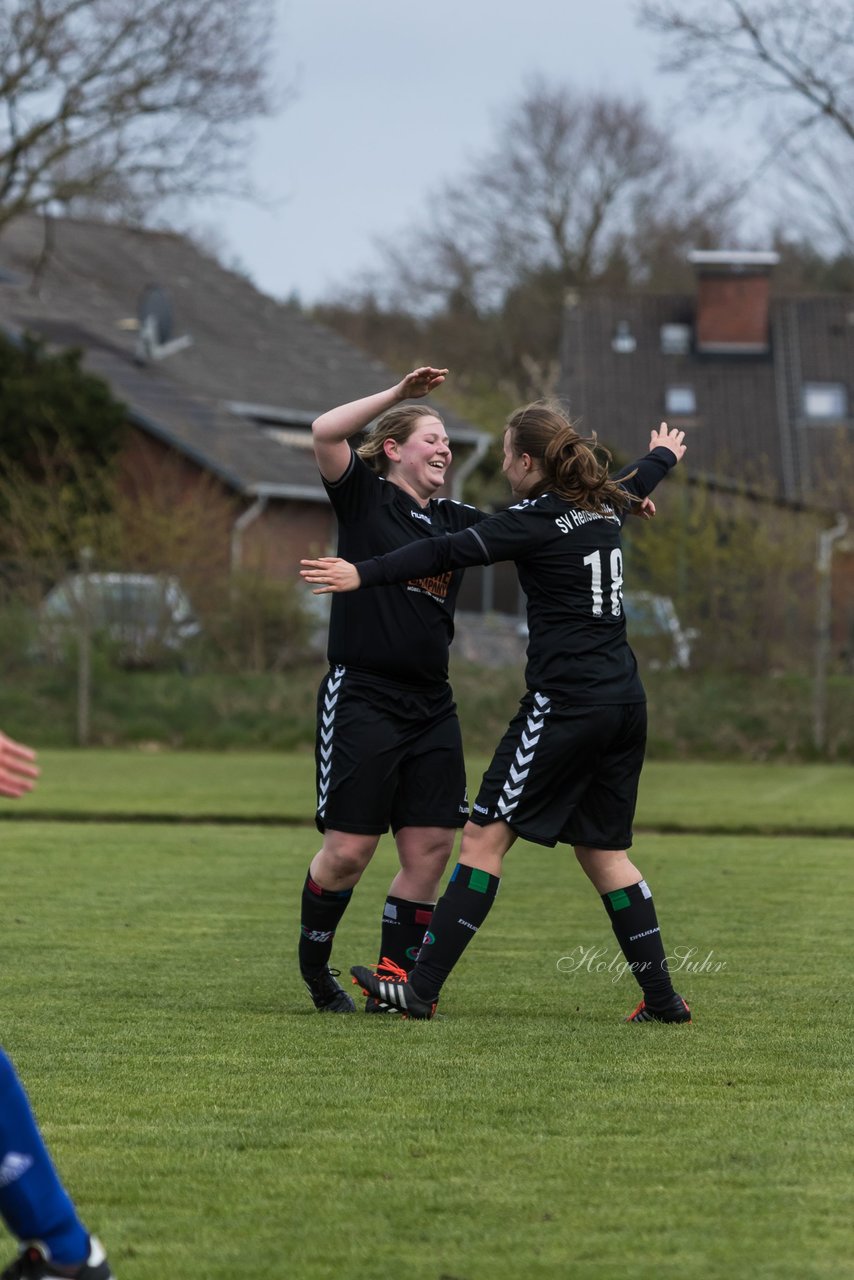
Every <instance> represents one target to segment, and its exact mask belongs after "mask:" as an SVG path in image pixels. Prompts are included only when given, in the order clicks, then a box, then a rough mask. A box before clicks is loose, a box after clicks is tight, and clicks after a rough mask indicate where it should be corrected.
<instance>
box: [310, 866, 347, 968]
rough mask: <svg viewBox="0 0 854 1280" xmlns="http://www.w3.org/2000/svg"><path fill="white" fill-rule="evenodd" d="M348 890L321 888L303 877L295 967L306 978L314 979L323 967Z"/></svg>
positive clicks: (345, 905) (344, 905)
mask: <svg viewBox="0 0 854 1280" xmlns="http://www.w3.org/2000/svg"><path fill="white" fill-rule="evenodd" d="M352 896H353V890H352V889H342V890H341V891H340V892H339V891H336V890H334V889H321V887H320V885H319V884H315V882H314V881H313V880H312V878H311V872H309V873H308V875H307V876H306V878H305V884H304V886H303V891H302V915H301V917H300V940H299V967H300V972H301V973H303V974H304V975H305V977H307V978H314V977H316V976H317V974H318V973H320V972H321V970H322V969H324V968H325V967H326V964H327V963H328V961H329V957H330V956H331V955H332V939H333V938H334V937H335V930H336V929H337V928H338V922H339V920H340V919H341V917H342V916H343V914H344V912H345V911H346V910H347V907H348V906H349V905H350V899H351V898H352Z"/></svg>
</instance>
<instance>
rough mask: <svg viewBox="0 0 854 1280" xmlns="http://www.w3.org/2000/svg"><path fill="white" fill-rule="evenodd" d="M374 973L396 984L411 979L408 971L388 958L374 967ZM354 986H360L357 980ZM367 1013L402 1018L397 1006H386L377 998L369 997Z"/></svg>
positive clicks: (354, 980) (366, 1003) (384, 958)
mask: <svg viewBox="0 0 854 1280" xmlns="http://www.w3.org/2000/svg"><path fill="white" fill-rule="evenodd" d="M373 972H374V973H375V974H376V975H377V977H378V978H380V979H383V978H385V979H386V980H388V979H389V978H391V979H392V981H395V982H398V981H403V982H405V981H406V979H407V978H408V977H409V972H408V970H407V969H404V968H403V967H402V966H401V965H399V964H398V963H397V962H396V961H395V960H389V958H388V956H383V957H382V959H381V960H380V962H379V964H376V965H374V966H373ZM353 984H354V985H355V986H358V983H357V982H356V979H355V978H353ZM362 994H363V995H368V993H367V991H364V992H363V993H362ZM365 1013H390V1014H392V1015H393V1016H394V1017H395V1018H397V1017H399V1016H400V1010H399V1009H398V1008H396V1006H395V1005H391V1004H384V1003H383V1001H382V1000H377V998H376V996H370V995H368V998H367V1000H366V1001H365Z"/></svg>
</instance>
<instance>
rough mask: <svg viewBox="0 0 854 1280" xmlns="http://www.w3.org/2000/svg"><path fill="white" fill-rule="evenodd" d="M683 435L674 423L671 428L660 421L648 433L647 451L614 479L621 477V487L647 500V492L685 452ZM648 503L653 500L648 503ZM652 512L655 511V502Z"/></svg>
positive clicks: (641, 510)
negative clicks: (657, 425)
mask: <svg viewBox="0 0 854 1280" xmlns="http://www.w3.org/2000/svg"><path fill="white" fill-rule="evenodd" d="M684 439H685V432H684V431H678V430H677V429H676V428H675V427H673V428H670V427H668V425H667V423H666V422H662V423H661V425H660V426H659V427H658V428H657V429H656V430H655V431H652V432H651V433H650V437H649V453H648V454H647V455H646V456H645V457H643V458H640V459H638V461H637V462H635V463H633V464H632V465H631V466H630V467H626V469H625V471H624V472H623V473H621V474H618V475H616V476H615V477H614V479H615V480H618V481H620V483H621V484H622V486H623V488H624V489H626V490H628V492H629V493H631V494H634V495H635V497H637V498H642V499H645V500H648V495H649V494H650V493H652V491H653V489H654V488H655V487H656V485H657V484H659V483H660V481H662V480H663V479H664V477H665V476H666V475H667V473H668V471H670V470H671V468H673V467H675V466H676V463H677V462H679V461H680V459H681V458H682V457H683V456H684V454H685V449H686V445H685V444H684ZM623 477H625V478H623ZM644 505H645V503H641V504H640V508H641V509H640V511H639V514H641V515H643V514H644V510H643V508H644ZM649 505H650V506H651V505H652V504H651V503H649ZM652 514H655V508H654V506H653V508H652Z"/></svg>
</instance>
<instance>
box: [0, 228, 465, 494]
mask: <svg viewBox="0 0 854 1280" xmlns="http://www.w3.org/2000/svg"><path fill="white" fill-rule="evenodd" d="M53 239H54V246H53V250H52V252H51V254H50V256H49V258H48V260H47V264H46V267H45V269H44V271H43V272H42V273H41V274H40V276H39V279H38V283H37V285H35V286H34V285H33V270H34V264H35V263H36V262H37V261H38V259H39V255H40V253H41V249H42V243H43V227H42V223H41V222H40V220H38V219H37V218H33V217H26V218H21V219H19V220H17V221H15V222H13V223H11V224H10V225H8V226H7V227H4V229H3V234H2V238H0V325H2V326H4V327H5V328H7V329H10V330H13V331H18V332H20V331H22V330H24V329H28V330H30V331H32V332H34V333H39V334H42V335H43V336H44V337H45V338H46V339H47V340H48V341H50V342H51V343H57V344H60V345H63V346H80V347H82V348H83V349H84V351H85V352H86V359H85V363H86V366H87V368H89V369H91V370H92V371H93V372H95V373H98V374H100V375H101V376H102V377H103V378H105V379H106V380H107V381H108V382H109V383H110V385H111V387H112V389H113V392H114V394H115V395H116V396H117V397H119V398H120V399H121V400H123V401H124V402H125V403H126V404H127V405H128V407H129V409H130V411H131V417H132V420H134V421H136V423H137V424H138V425H141V426H143V427H144V428H145V429H146V430H148V431H150V432H151V433H152V434H155V435H158V436H160V437H161V438H162V439H164V440H167V441H168V442H169V443H170V444H172V445H174V446H175V447H176V448H178V449H180V450H181V451H182V452H184V453H186V454H187V455H188V456H190V457H193V458H194V459H195V460H197V461H198V462H200V463H201V464H202V465H204V466H205V467H207V468H208V469H210V470H212V471H214V472H215V473H216V474H218V475H219V476H221V477H222V478H223V479H225V480H226V481H227V482H228V483H229V484H231V485H233V486H234V487H235V488H238V489H240V490H251V489H252V488H254V487H256V486H258V485H274V486H280V487H282V488H283V489H293V490H294V491H295V492H299V491H302V490H307V491H311V493H312V494H313V495H315V496H318V497H321V496H324V494H323V489H322V487H321V486H320V484H319V482H318V477H317V470H316V467H315V464H314V458H313V455H312V453H311V452H310V450H306V449H303V448H300V447H298V446H291V445H287V444H281V443H279V442H278V441H275V440H272V439H271V438H270V437H269V436H267V435H266V434H265V433H264V431H262V430H261V429H260V428H259V427H258V426H257V425H256V424H255V423H252V422H250V421H247V420H246V419H245V418H243V417H241V416H239V415H237V414H235V413H232V412H230V411H229V410H228V408H227V406H228V405H229V404H231V403H234V402H240V403H244V404H251V405H267V406H272V407H273V408H275V409H276V410H277V411H278V412H280V413H284V417H285V418H287V411H292V412H293V421H294V422H295V423H296V424H298V425H305V424H307V423H308V422H310V421H311V418H313V417H315V416H316V415H317V414H318V413H321V412H323V410H325V409H328V408H329V407H330V406H331V405H334V404H340V403H343V402H345V401H347V400H353V399H357V398H359V397H360V396H364V395H370V394H372V393H373V392H375V391H377V390H378V389H379V388H380V387H383V386H390V385H391V384H392V383H393V382H394V381H395V380H396V379H397V377H399V374H395V373H392V372H391V371H390V370H389V369H388V368H386V367H385V366H384V365H382V364H381V363H379V362H378V361H376V360H373V359H372V358H371V357H370V356H367V355H365V354H364V353H363V352H361V351H359V350H358V349H357V348H355V347H353V346H352V345H351V344H350V343H349V342H347V341H346V340H345V339H343V338H341V337H339V335H338V334H336V333H334V332H333V331H332V330H331V329H327V328H325V327H324V326H322V325H318V324H315V323H313V322H312V321H310V320H308V319H306V318H305V317H304V316H303V315H301V314H300V313H299V312H298V311H296V310H294V309H293V308H290V307H287V306H283V305H282V304H280V303H277V302H275V301H274V300H273V299H272V298H268V297H266V296H265V295H264V294H262V293H259V292H258V290H257V289H256V288H255V287H254V286H253V285H252V284H250V283H249V281H247V280H246V279H244V278H243V277H242V276H240V275H238V274H236V273H235V272H232V271H228V270H226V269H225V268H223V267H221V266H220V265H219V264H218V263H217V262H215V261H214V260H213V259H212V258H210V257H208V256H206V255H205V254H204V253H202V252H201V251H200V250H199V249H197V248H196V247H195V246H194V245H193V244H192V243H191V242H190V241H189V240H187V239H185V238H184V237H182V236H179V235H174V234H170V233H159V232H151V231H136V230H132V229H129V228H127V227H120V226H112V225H106V224H102V223H97V222H88V221H76V220H62V221H58V222H56V223H54V224H53ZM151 284H157V285H159V286H161V287H162V288H165V289H166V290H167V291H168V292H169V295H170V297H171V300H172V305H173V309H174V335H173V336H179V335H181V334H184V333H187V334H189V335H190V336H191V337H192V339H193V342H192V345H191V346H189V347H187V348H186V349H185V350H183V351H181V352H179V353H177V354H175V355H172V356H170V357H168V358H167V359H165V360H163V361H160V362H155V363H152V364H148V365H139V364H137V363H136V362H135V360H134V351H135V347H136V341H137V335H136V333H135V332H133V331H132V330H128V329H127V328H122V327H120V323H119V322H120V321H123V320H129V319H134V318H135V317H136V314H137V306H138V301H139V298H140V295H141V294H142V292H143V290H144V289H145V288H146V286H148V285H151ZM443 417H444V419H445V421H446V423H447V425H448V432H449V434H450V435H451V436H452V438H456V439H458V440H459V439H466V438H471V435H472V429H471V428H470V426H469V424H467V423H464V422H463V421H462V420H461V419H458V418H455V417H453V416H452V415H449V414H447V413H444V412H443Z"/></svg>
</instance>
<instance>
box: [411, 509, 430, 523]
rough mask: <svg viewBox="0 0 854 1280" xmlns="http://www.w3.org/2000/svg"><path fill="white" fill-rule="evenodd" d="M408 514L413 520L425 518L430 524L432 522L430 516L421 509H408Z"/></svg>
mask: <svg viewBox="0 0 854 1280" xmlns="http://www.w3.org/2000/svg"><path fill="white" fill-rule="evenodd" d="M409 514H410V515H411V516H412V518H413V520H425V521H426V522H427V524H432V523H433V521H432V519H431V518H430V516H428V515H427V514H426V513H425V512H423V511H410V513H409Z"/></svg>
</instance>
